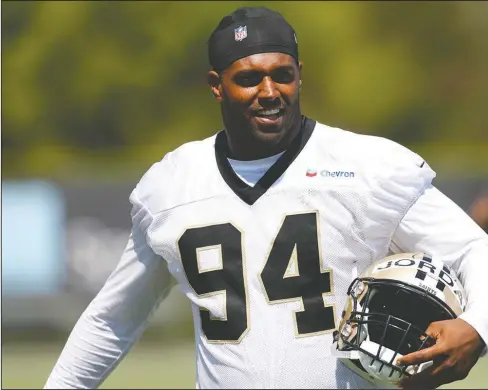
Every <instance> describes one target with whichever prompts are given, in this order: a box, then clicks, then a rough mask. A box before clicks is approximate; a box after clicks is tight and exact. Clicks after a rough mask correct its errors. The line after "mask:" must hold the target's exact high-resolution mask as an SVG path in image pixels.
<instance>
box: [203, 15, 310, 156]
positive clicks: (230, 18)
mask: <svg viewBox="0 0 488 390" xmlns="http://www.w3.org/2000/svg"><path fill="white" fill-rule="evenodd" d="M209 59H210V64H211V65H212V68H213V70H212V71H210V72H209V73H208V83H209V85H210V88H211V91H212V93H213V95H214V97H215V98H216V99H217V101H219V102H220V104H221V111H222V118H223V121H224V125H225V128H226V131H227V134H228V137H229V141H230V143H231V149H236V148H235V146H236V144H239V146H240V148H241V149H243V148H245V149H246V150H248V149H249V148H252V149H254V153H251V154H250V155H249V158H254V157H256V155H258V156H259V155H266V154H267V152H268V151H270V152H273V151H280V149H283V148H286V146H287V145H288V144H289V142H290V141H291V140H292V139H293V138H294V136H295V135H296V133H297V132H298V130H299V126H300V119H301V114H300V103H299V91H300V84H301V81H300V70H301V63H300V62H299V61H298V44H297V40H296V35H295V32H294V31H293V29H292V28H291V27H290V25H289V24H288V23H287V22H286V21H285V19H284V18H283V17H282V16H281V15H280V14H278V13H276V12H273V11H270V10H268V9H267V8H263V7H250V8H239V9H238V10H236V11H235V12H233V13H232V14H230V15H227V16H225V17H224V18H223V19H222V21H221V22H220V24H219V25H218V27H217V28H216V30H215V31H214V32H213V33H212V35H211V37H210V40H209ZM238 148H239V147H238ZM234 151H235V150H234ZM238 154H242V153H238ZM241 157H244V156H241Z"/></svg>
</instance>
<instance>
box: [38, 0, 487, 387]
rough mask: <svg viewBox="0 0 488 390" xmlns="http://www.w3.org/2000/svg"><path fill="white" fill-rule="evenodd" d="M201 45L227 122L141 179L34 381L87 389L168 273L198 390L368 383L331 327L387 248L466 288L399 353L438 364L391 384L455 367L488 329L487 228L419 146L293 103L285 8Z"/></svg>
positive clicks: (130, 340)
mask: <svg viewBox="0 0 488 390" xmlns="http://www.w3.org/2000/svg"><path fill="white" fill-rule="evenodd" d="M208 51H209V60H210V64H211V67H212V70H211V71H210V72H209V73H208V84H209V86H210V90H211V93H212V94H213V97H214V98H215V100H216V101H217V102H218V103H219V104H220V107H221V114H222V120H223V124H224V130H222V131H219V132H218V133H216V134H215V135H214V136H212V137H210V138H207V139H204V140H201V141H195V142H190V143H187V144H185V145H182V146H181V147H179V148H177V149H176V150H174V151H173V152H171V153H168V154H167V155H166V156H164V158H163V159H162V160H161V161H160V162H157V163H156V164H154V165H153V166H152V167H151V168H150V169H149V170H148V172H147V173H146V174H145V175H144V176H143V177H142V179H141V180H140V182H139V183H138V184H137V186H136V187H135V189H134V190H133V192H132V194H131V195H130V201H131V203H132V212H131V216H132V231H131V234H130V238H129V241H128V244H127V248H126V249H125V252H124V253H123V255H122V258H121V260H120V263H119V265H118V266H117V268H116V269H115V270H114V272H113V273H112V274H111V276H110V277H109V278H108V280H107V282H106V284H105V286H104V287H103V288H102V290H101V291H100V292H99V294H98V295H97V297H96V298H95V299H94V300H93V301H92V302H91V304H90V305H89V306H88V307H87V309H86V310H85V312H84V313H83V314H82V315H81V318H80V319H79V321H78V322H77V324H76V326H75V327H74V329H73V331H72V333H71V335H70V337H69V339H68V342H67V344H66V346H65V348H64V350H63V352H62V353H61V356H60V358H59V360H58V362H57V363H56V365H55V367H54V369H53V371H52V373H51V375H50V377H49V378H48V380H47V383H46V385H45V387H46V388H95V387H97V386H99V385H100V384H101V383H102V382H103V380H104V379H105V378H106V377H107V376H108V375H109V374H110V373H111V372H112V370H113V369H114V368H115V367H116V365H117V364H118V363H119V362H120V361H121V359H123V357H124V356H125V355H126V354H127V353H128V351H129V350H130V348H131V346H132V345H133V344H134V343H135V341H136V340H137V339H138V338H139V336H140V335H141V333H142V332H143V330H144V328H145V326H146V323H147V320H148V317H149V316H150V314H151V313H152V312H153V311H154V310H155V309H156V308H157V307H158V304H159V303H160V302H161V300H162V299H163V298H164V297H165V296H166V295H167V294H168V292H169V290H170V288H171V287H172V285H171V282H170V280H172V279H171V278H170V275H173V276H174V278H175V279H176V280H177V282H178V284H179V286H180V288H181V289H182V291H183V293H184V294H185V295H186V296H187V297H188V299H189V300H190V301H191V304H192V311H193V318H194V326H195V338H196V367H197V383H196V385H197V387H198V388H374V387H376V386H377V385H376V384H375V383H370V382H369V381H368V380H366V379H364V378H363V377H361V376H359V375H358V374H356V373H355V372H354V371H352V370H350V369H349V368H348V367H346V366H345V365H343V364H342V363H341V362H340V361H339V360H338V359H337V358H336V357H334V356H333V355H332V354H331V345H332V342H333V332H334V330H335V329H336V328H337V326H338V321H339V318H340V311H341V310H342V308H343V307H344V305H345V302H346V297H347V288H348V286H349V285H350V283H351V282H352V280H353V279H354V278H355V277H356V276H357V275H358V274H361V273H362V272H363V271H365V270H366V269H367V268H368V267H370V266H371V265H372V264H373V263H374V262H375V261H377V260H378V259H381V258H383V257H385V256H386V255H387V254H389V253H398V252H426V253H429V254H431V255H432V256H434V257H435V258H436V259H439V261H442V262H444V263H445V264H448V265H450V266H451V267H452V268H453V269H454V270H455V272H456V273H457V274H458V276H459V278H460V280H461V281H462V283H463V287H464V289H465V290H466V294H467V296H468V304H467V308H466V310H465V311H464V312H463V313H462V314H461V315H460V316H459V317H457V318H454V319H451V320H447V321H442V322H433V323H432V324H430V326H429V328H428V329H427V331H426V333H427V334H428V335H430V336H431V337H432V338H433V339H435V340H436V341H437V342H436V343H435V345H433V346H431V347H429V348H426V349H423V350H421V351H419V352H414V353H412V354H407V355H406V356H404V357H403V358H402V359H403V361H402V363H403V364H419V363H421V362H423V361H430V360H433V361H434V362H435V363H434V365H433V366H431V367H432V368H431V369H430V370H428V371H427V370H426V371H423V372H421V373H419V374H417V375H413V376H412V377H410V378H407V379H406V380H405V382H402V386H404V387H409V386H410V387H414V388H423V387H437V386H439V385H442V384H444V383H448V382H451V381H454V380H457V379H461V378H464V377H465V376H466V375H467V373H468V372H469V370H470V369H471V368H472V367H473V365H474V364H475V362H476V361H477V360H478V358H479V357H480V355H481V354H482V353H484V348H485V343H486V341H487V340H488V305H487V304H486V294H485V292H486V290H485V285H486V281H485V278H486V275H488V237H487V235H486V234H485V233H484V232H483V231H482V230H481V229H480V228H479V227H478V226H477V225H476V224H475V223H474V222H473V221H472V220H471V219H470V218H469V217H468V216H467V214H465V213H464V212H463V211H462V210H461V209H460V208H458V207H457V206H456V205H455V204H454V203H453V202H452V201H451V200H449V199H448V198H447V197H446V196H444V195H443V194H442V193H440V192H439V191H438V190H437V189H436V188H435V187H433V185H432V180H433V178H434V176H435V173H434V171H433V170H432V169H431V168H430V167H429V165H428V164H427V163H426V162H425V161H424V160H423V159H422V158H421V157H419V156H418V155H417V154H415V153H413V152H411V151H410V150H408V149H406V148H404V147H403V146H400V145H398V144H397V143H395V142H392V141H389V140H387V139H384V138H379V137H373V136H366V135H359V134H355V133H352V132H349V131H345V130H341V129H339V128H334V127H330V126H327V125H325V124H321V123H318V122H316V121H315V120H313V119H312V118H309V117H307V116H305V115H303V114H302V112H301V109H300V88H301V84H302V81H301V70H302V63H301V62H300V60H299V56H298V42H297V36H296V34H295V31H294V30H293V28H292V27H291V26H290V25H289V24H288V23H287V22H286V20H285V19H284V18H283V17H282V16H281V15H280V14H278V13H276V12H273V11H271V10H268V9H266V8H262V7H249V8H247V7H246V8H240V9H238V10H236V11H235V12H233V13H232V14H230V15H227V16H225V17H224V18H223V19H222V20H221V22H220V23H219V25H218V26H217V28H216V29H215V31H214V32H213V33H212V34H211V36H210V39H209V45H208ZM162 353H164V351H162ZM163 369H164V367H163Z"/></svg>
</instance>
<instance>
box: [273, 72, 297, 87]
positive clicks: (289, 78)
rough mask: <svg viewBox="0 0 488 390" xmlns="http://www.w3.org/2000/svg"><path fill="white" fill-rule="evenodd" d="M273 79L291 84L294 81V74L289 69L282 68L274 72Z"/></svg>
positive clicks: (280, 82)
mask: <svg viewBox="0 0 488 390" xmlns="http://www.w3.org/2000/svg"><path fill="white" fill-rule="evenodd" d="M273 80H274V81H275V82H277V83H279V84H290V83H291V82H293V80H294V77H293V74H292V73H291V72H289V71H285V70H281V71H277V72H275V73H274V74H273Z"/></svg>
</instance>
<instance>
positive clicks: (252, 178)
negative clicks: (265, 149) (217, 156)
mask: <svg viewBox="0 0 488 390" xmlns="http://www.w3.org/2000/svg"><path fill="white" fill-rule="evenodd" d="M283 153H285V152H281V153H279V154H275V155H274V156H271V157H266V158H261V159H259V160H250V161H241V160H232V159H231V158H229V159H228V160H229V163H230V165H231V167H232V169H233V170H234V172H235V173H236V175H237V176H239V178H240V179H241V180H242V181H243V182H244V183H246V184H247V185H248V186H251V187H254V186H255V185H256V183H257V182H258V181H259V179H261V178H262V177H263V176H264V174H265V173H266V172H267V171H268V169H269V168H271V166H272V165H273V164H274V163H275V162H276V161H278V159H279V158H280V157H281V155H282V154H283Z"/></svg>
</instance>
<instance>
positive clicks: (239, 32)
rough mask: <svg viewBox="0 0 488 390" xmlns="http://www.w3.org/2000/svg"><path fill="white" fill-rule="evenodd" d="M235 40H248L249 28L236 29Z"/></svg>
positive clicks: (240, 27)
mask: <svg viewBox="0 0 488 390" xmlns="http://www.w3.org/2000/svg"><path fill="white" fill-rule="evenodd" d="M234 38H235V40H236V41H242V40H243V39H245V38H247V26H244V27H242V26H239V27H237V28H235V29H234Z"/></svg>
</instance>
